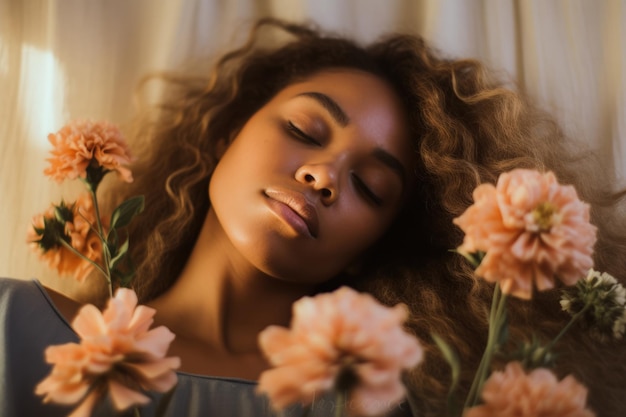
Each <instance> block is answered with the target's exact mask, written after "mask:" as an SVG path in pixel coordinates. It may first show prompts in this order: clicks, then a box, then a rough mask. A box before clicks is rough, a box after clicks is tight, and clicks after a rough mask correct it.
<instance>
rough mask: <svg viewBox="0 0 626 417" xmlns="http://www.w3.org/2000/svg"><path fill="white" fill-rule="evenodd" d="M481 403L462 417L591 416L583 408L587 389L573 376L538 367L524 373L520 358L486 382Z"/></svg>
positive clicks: (591, 414) (495, 373)
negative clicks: (555, 373)
mask: <svg viewBox="0 0 626 417" xmlns="http://www.w3.org/2000/svg"><path fill="white" fill-rule="evenodd" d="M482 399H483V401H484V404H482V405H479V406H476V407H473V408H470V409H469V410H468V411H467V412H466V413H465V414H464V416H465V417H537V416H541V417H593V416H595V414H594V413H593V412H592V411H591V410H589V409H587V408H586V402H587V389H586V388H585V387H584V386H582V385H580V384H579V383H578V381H576V379H574V377H572V376H567V377H565V378H564V379H563V380H561V381H558V380H557V378H556V377H555V376H554V374H553V373H552V372H550V371H549V370H547V369H543V368H539V369H535V370H534V371H532V372H530V373H528V374H526V373H525V372H524V369H522V366H521V364H520V363H519V362H511V363H509V364H507V366H506V368H505V370H504V371H503V372H494V373H493V374H492V375H491V377H489V379H488V380H487V382H485V385H484V388H483V392H482Z"/></svg>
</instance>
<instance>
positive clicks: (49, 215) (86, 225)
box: [27, 193, 102, 282]
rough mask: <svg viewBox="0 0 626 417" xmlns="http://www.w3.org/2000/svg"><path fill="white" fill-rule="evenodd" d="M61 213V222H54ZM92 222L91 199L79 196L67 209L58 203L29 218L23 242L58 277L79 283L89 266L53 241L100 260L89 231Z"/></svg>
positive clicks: (96, 243)
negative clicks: (30, 221) (35, 251)
mask: <svg viewBox="0 0 626 417" xmlns="http://www.w3.org/2000/svg"><path fill="white" fill-rule="evenodd" d="M56 211H61V212H62V213H64V214H63V217H64V222H61V221H60V220H58V219H57V217H58V216H57V215H56V213H55V212H56ZM95 222H96V214H95V209H94V206H93V200H92V198H91V195H90V194H89V193H84V194H81V195H80V196H79V197H78V199H77V200H76V202H75V203H74V204H73V205H71V206H66V205H65V204H64V203H61V204H60V205H59V206H54V205H51V206H50V207H49V208H48V210H46V212H45V213H43V214H39V215H37V216H35V217H33V222H32V227H30V228H29V229H28V237H27V242H28V243H29V244H30V245H31V247H32V248H33V249H34V250H37V251H38V252H39V256H40V258H41V259H42V260H43V261H45V262H46V263H47V264H48V266H49V267H50V268H52V269H55V270H56V271H57V272H58V273H59V275H61V276H67V275H73V276H74V277H75V278H76V279H77V280H78V281H80V282H82V281H83V280H84V279H85V278H86V277H87V276H88V275H89V274H90V273H91V271H92V270H93V265H92V264H91V263H89V262H87V261H85V260H84V259H81V258H80V257H79V256H77V255H76V254H74V253H73V252H72V251H70V250H69V249H67V248H66V247H64V246H63V245H61V244H60V243H59V242H58V241H56V239H57V238H60V239H63V240H65V241H66V242H67V243H69V244H70V245H71V246H72V247H73V248H74V249H76V250H77V251H78V252H80V253H81V254H83V255H84V256H85V257H87V258H88V259H91V260H92V261H94V262H96V263H99V262H100V261H101V260H102V242H101V241H100V238H99V237H98V235H97V234H96V233H95V232H94V231H93V229H92V226H91V225H93V224H95Z"/></svg>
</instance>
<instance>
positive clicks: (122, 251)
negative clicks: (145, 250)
mask: <svg viewBox="0 0 626 417" xmlns="http://www.w3.org/2000/svg"><path fill="white" fill-rule="evenodd" d="M128 241H129V239H126V241H125V242H124V243H122V246H120V247H119V248H118V249H117V251H116V252H115V256H114V257H113V259H111V263H110V265H109V268H111V269H115V267H117V264H119V262H120V261H121V260H122V259H124V256H126V254H127V253H128Z"/></svg>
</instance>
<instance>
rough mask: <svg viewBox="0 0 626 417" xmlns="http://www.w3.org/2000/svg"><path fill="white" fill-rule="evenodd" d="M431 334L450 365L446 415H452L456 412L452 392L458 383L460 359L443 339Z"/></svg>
mask: <svg viewBox="0 0 626 417" xmlns="http://www.w3.org/2000/svg"><path fill="white" fill-rule="evenodd" d="M431 336H432V338H433V340H434V341H435V344H436V345H437V347H438V348H439V350H440V351H441V353H442V354H443V357H444V359H445V360H446V362H448V365H450V370H451V372H452V382H451V384H450V389H449V390H448V415H450V416H454V415H456V414H457V406H456V404H455V401H454V400H455V397H454V392H455V391H456V388H457V386H458V385H459V378H460V376H461V361H460V360H459V356H458V355H457V353H456V351H455V350H454V349H453V348H452V346H450V345H449V344H448V343H447V342H446V341H445V340H443V339H442V338H441V337H439V335H437V334H434V333H433V334H432V335H431Z"/></svg>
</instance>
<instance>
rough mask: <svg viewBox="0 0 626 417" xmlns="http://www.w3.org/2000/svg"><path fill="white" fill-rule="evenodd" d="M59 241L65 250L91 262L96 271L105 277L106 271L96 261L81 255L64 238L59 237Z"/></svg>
mask: <svg viewBox="0 0 626 417" xmlns="http://www.w3.org/2000/svg"><path fill="white" fill-rule="evenodd" d="M59 242H61V245H63V246H64V247H65V248H66V249H67V250H69V251H71V252H72V253H73V254H74V255H76V256H78V257H79V258H81V259H82V260H83V261H87V262H89V263H90V264H92V265H93V266H94V267H96V269H97V270H98V271H100V272H101V273H102V275H104V276H105V277H106V271H105V270H104V269H102V267H101V266H100V265H98V263H97V262H94V261H92V260H91V259H89V258H88V257H86V256H85V255H83V254H82V253H80V252H79V251H77V250H76V249H75V248H74V247H73V246H72V245H70V244H69V243H67V242H66V241H65V240H63V239H60V240H59Z"/></svg>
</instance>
